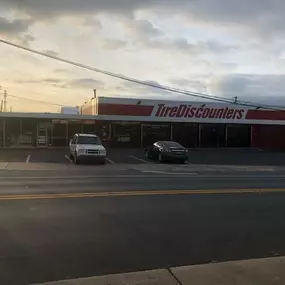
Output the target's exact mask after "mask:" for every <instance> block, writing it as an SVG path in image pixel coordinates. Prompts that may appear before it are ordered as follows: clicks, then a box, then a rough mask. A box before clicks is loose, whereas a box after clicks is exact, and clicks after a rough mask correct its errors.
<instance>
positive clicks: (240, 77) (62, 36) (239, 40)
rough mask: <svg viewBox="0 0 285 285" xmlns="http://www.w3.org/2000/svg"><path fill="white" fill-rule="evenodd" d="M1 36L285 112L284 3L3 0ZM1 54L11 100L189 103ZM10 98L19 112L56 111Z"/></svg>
mask: <svg viewBox="0 0 285 285" xmlns="http://www.w3.org/2000/svg"><path fill="white" fill-rule="evenodd" d="M0 37H1V38H2V39H6V40H9V41H13V42H15V43H18V44H21V45H24V46H28V47H30V48H33V49H37V50H39V51H44V52H47V53H50V54H54V55H58V56H61V57H64V58H67V59H70V60H74V61H78V62H80V63H83V64H87V65H90V66H93V67H97V68H101V69H105V70H109V71H112V72H115V73H120V74H124V75H126V76H130V77H135V78H137V79H140V80H145V81H151V82H152V83H155V84H156V83H157V84H161V85H167V86H171V87H177V88H180V89H187V90H190V91H196V92H202V93H206V92H207V93H209V94H213V95H217V96H225V97H229V98H230V97H234V96H238V97H239V98H240V99H243V100H249V101H254V102H259V103H260V102H261V103H267V104H275V105H276V104H279V105H285V96H284V89H285V1H284V0H271V1H268V0H248V1H236V0H145V1H141V0H80V1H79V0H48V1H47V0H0ZM0 56H1V64H0V85H1V86H2V87H3V89H7V91H8V94H11V96H12V95H13V96H23V97H27V98H31V99H35V100H41V101H47V102H52V103H57V104H59V105H77V104H78V105H79V104H81V103H83V102H84V101H85V100H87V99H88V98H90V97H91V96H92V95H93V91H92V89H94V88H96V89H97V92H98V95H107V96H118V97H119V96H122V97H125V96H131V97H135V96H136V97H140V98H165V99H175V98H176V99H180V100H183V98H184V97H183V96H178V95H175V94H171V93H164V92H162V91H161V90H155V89H151V88H147V87H144V86H138V85H135V84H131V83H129V82H123V81H121V80H118V79H113V78H110V77H107V76H103V75H100V74H97V73H94V72H91V71H87V70H82V69H79V68H77V67H73V66H69V65H67V64H63V63H60V62H56V61H53V60H50V59H45V58H41V57H40V56H37V55H33V54H30V53H27V52H25V51H22V50H17V49H15V48H13V47H9V46H5V45H3V44H0ZM11 96H10V97H8V100H9V101H8V104H9V106H10V105H12V106H13V111H56V110H58V107H56V106H52V105H46V104H40V103H33V102H29V101H25V100H19V99H18V98H15V97H11ZM185 99H186V100H191V99H192V98H191V97H189V96H185Z"/></svg>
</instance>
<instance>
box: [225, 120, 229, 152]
mask: <svg viewBox="0 0 285 285" xmlns="http://www.w3.org/2000/svg"><path fill="white" fill-rule="evenodd" d="M225 147H228V125H226V130H225Z"/></svg>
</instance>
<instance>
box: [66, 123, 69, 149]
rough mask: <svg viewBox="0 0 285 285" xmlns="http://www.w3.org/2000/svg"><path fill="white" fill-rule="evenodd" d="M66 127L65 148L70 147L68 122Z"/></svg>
mask: <svg viewBox="0 0 285 285" xmlns="http://www.w3.org/2000/svg"><path fill="white" fill-rule="evenodd" d="M65 125H66V128H65V146H68V145H69V138H68V121H67V123H66V124H65Z"/></svg>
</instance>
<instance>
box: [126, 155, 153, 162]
mask: <svg viewBox="0 0 285 285" xmlns="http://www.w3.org/2000/svg"><path fill="white" fill-rule="evenodd" d="M129 157H131V158H133V159H136V160H138V161H141V162H144V163H150V162H149V161H146V160H144V159H141V158H138V157H136V156H133V155H129Z"/></svg>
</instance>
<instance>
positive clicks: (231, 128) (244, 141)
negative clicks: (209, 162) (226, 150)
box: [227, 125, 251, 147]
mask: <svg viewBox="0 0 285 285" xmlns="http://www.w3.org/2000/svg"><path fill="white" fill-rule="evenodd" d="M250 136H251V133H250V125H227V146H228V147H250Z"/></svg>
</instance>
